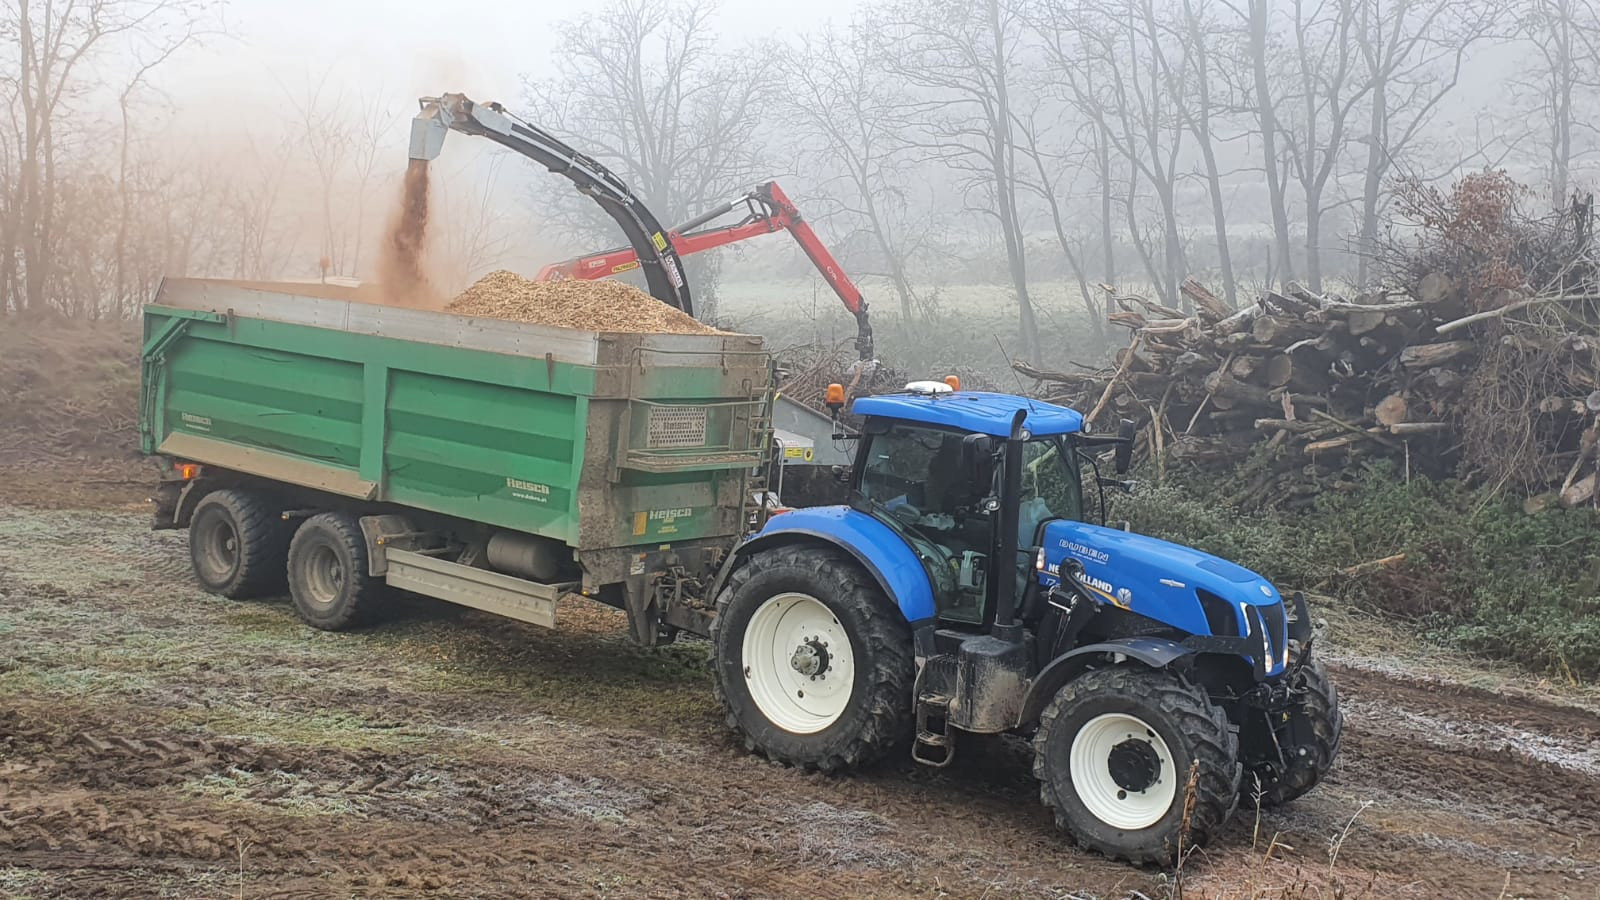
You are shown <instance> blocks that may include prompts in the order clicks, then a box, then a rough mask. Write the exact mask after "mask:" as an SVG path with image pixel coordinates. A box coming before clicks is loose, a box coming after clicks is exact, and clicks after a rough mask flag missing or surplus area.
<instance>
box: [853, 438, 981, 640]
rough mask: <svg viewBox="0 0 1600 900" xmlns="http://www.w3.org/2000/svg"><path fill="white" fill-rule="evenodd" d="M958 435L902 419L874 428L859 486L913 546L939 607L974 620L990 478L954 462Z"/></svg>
mask: <svg viewBox="0 0 1600 900" xmlns="http://www.w3.org/2000/svg"><path fill="white" fill-rule="evenodd" d="M964 437H965V435H964V434H962V433H959V432H952V431H940V430H937V429H932V428H915V427H906V426H901V425H896V426H894V427H892V428H890V429H889V430H888V431H887V432H885V433H882V434H876V435H873V437H872V443H871V445H870V446H869V447H868V449H867V458H866V459H865V460H863V461H862V464H861V466H862V468H861V481H860V487H859V490H860V493H861V495H862V496H863V497H865V498H866V499H868V500H870V501H872V503H873V504H874V505H875V506H876V507H877V508H878V509H879V510H881V514H883V515H885V516H887V517H889V518H892V519H893V520H894V523H895V524H896V525H898V526H899V527H900V528H901V529H902V531H903V532H904V533H905V534H907V535H908V539H909V540H911V542H912V544H913V546H915V547H916V548H917V552H918V555H919V556H920V557H921V558H922V560H923V563H924V565H926V566H927V567H928V570H929V575H930V577H931V578H932V581H933V584H934V600H935V603H936V604H937V605H938V607H939V613H940V615H941V616H942V617H943V618H945V619H954V620H957V621H963V622H981V621H982V620H983V599H984V584H985V581H986V579H987V577H988V570H989V565H988V556H989V548H990V541H991V537H992V532H991V529H990V522H989V515H988V513H986V512H985V511H984V510H983V500H984V498H985V497H988V496H990V495H991V494H992V493H993V491H994V486H993V485H992V484H991V483H988V480H985V479H974V477H973V475H972V473H971V472H969V471H968V470H967V469H966V467H964V466H963V465H962V464H961V443H962V440H963V438H964ZM979 481H983V482H984V483H979Z"/></svg>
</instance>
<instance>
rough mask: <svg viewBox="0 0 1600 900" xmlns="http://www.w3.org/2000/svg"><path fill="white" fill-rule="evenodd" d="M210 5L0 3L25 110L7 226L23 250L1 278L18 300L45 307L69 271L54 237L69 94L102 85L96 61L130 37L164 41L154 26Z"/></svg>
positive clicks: (173, 24) (14, 87) (161, 0)
mask: <svg viewBox="0 0 1600 900" xmlns="http://www.w3.org/2000/svg"><path fill="white" fill-rule="evenodd" d="M207 9H208V6H207V5H206V4H204V3H203V2H197V0H15V2H13V3H9V4H7V6H6V7H5V8H4V10H0V17H3V18H0V35H4V36H5V37H6V38H8V39H9V40H8V41H7V44H8V45H9V46H12V47H14V48H15V50H14V51H13V52H14V53H15V56H14V57H11V58H10V59H8V61H7V62H8V68H9V71H7V72H6V74H5V77H4V83H5V84H6V85H7V86H8V87H9V88H10V90H11V91H14V94H13V96H14V98H15V99H14V102H13V107H12V108H13V109H15V110H16V111H17V113H18V115H17V119H18V121H17V127H16V137H17V141H16V149H17V153H16V164H17V176H16V178H15V180H14V181H13V182H12V184H11V188H12V191H11V194H12V196H11V197H10V198H9V203H8V206H9V208H8V221H7V222H6V224H5V227H4V229H3V231H4V233H5V234H6V235H8V236H9V237H10V239H11V240H14V241H15V243H16V250H15V252H9V251H8V252H6V253H5V254H4V256H3V258H0V285H3V286H5V288H6V289H7V290H8V291H10V292H12V296H11V298H10V304H9V305H10V306H11V307H13V308H15V309H17V310H19V311H23V310H27V309H35V310H39V309H43V308H44V306H45V305H46V299H45V298H46V292H47V287H48V286H49V285H50V283H51V281H52V279H55V278H59V277H62V275H63V273H62V272H61V268H60V259H61V255H60V254H57V253H56V252H55V246H54V245H55V242H56V240H57V239H58V237H59V232H58V227H59V224H60V223H59V222H58V220H57V213H58V208H59V206H60V203H61V193H62V190H63V189H64V187H65V186H66V184H67V183H66V182H65V181H64V180H63V179H61V178H59V177H58V173H57V163H58V162H59V159H60V157H59V149H60V143H61V138H62V130H63V128H66V129H69V130H70V128H71V127H72V126H71V124H70V123H69V122H68V121H67V119H68V116H69V114H70V112H71V109H72V104H73V103H74V102H75V101H76V100H78V99H79V98H80V97H81V96H83V95H84V94H86V93H88V92H89V91H90V90H91V88H93V87H94V86H95V82H94V77H95V75H94V71H93V68H92V65H91V63H92V62H93V60H94V59H95V58H96V56H97V55H98V54H100V53H101V52H102V51H104V50H107V49H109V48H112V47H114V46H117V45H119V44H120V45H125V44H126V42H127V40H128V39H130V38H135V39H137V38H145V39H153V40H156V42H157V44H158V45H159V44H160V43H161V40H160V39H159V38H151V36H152V35H161V34H166V33H171V32H172V31H174V30H175V31H177V32H179V33H181V32H182V31H184V30H186V28H185V26H186V25H187V26H192V23H194V22H195V21H196V20H197V19H198V18H199V17H201V16H202V15H204V14H205V12H206V10H207ZM169 55H170V54H169ZM156 56H157V58H158V59H159V58H164V57H162V56H161V54H160V53H159V52H158V53H157V54H156ZM19 269H20V270H21V272H20V279H19V275H18V270H19ZM4 305H7V304H4V303H0V306H4Z"/></svg>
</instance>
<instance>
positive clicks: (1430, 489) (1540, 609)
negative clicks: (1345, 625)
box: [1112, 463, 1600, 681]
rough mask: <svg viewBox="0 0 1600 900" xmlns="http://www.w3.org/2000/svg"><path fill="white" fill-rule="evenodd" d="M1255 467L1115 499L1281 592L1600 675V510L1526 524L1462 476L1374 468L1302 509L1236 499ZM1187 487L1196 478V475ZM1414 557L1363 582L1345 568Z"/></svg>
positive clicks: (1454, 642) (1151, 525) (1142, 520)
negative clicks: (1259, 506) (1249, 508)
mask: <svg viewBox="0 0 1600 900" xmlns="http://www.w3.org/2000/svg"><path fill="white" fill-rule="evenodd" d="M1252 471H1253V465H1252V464H1251V463H1246V464H1245V465H1244V466H1242V467H1240V469H1239V470H1238V472H1237V473H1236V474H1235V475H1233V476H1231V477H1225V478H1221V479H1213V480H1209V481H1207V480H1200V479H1197V478H1196V477H1195V476H1189V475H1185V474H1183V473H1171V474H1169V476H1168V479H1167V482H1166V484H1164V485H1154V486H1147V487H1145V488H1143V489H1141V490H1140V491H1139V492H1138V493H1136V494H1135V495H1134V496H1131V497H1120V498H1117V499H1115V500H1114V501H1113V512H1112V517H1113V518H1125V519H1127V520H1129V521H1130V522H1132V523H1133V526H1134V528H1135V530H1138V531H1142V532H1145V533H1147V534H1153V535H1156V536H1157V537H1163V538H1167V539H1169V540H1173V541H1177V542H1180V543H1184V544H1189V545H1191V546H1194V547H1198V548H1200V549H1202V550H1206V551H1208V552H1210V553H1215V554H1217V555H1218V556H1222V557H1225V558H1228V559H1232V560H1235V561H1237V562H1239V563H1241V564H1242V565H1245V566H1248V567H1250V568H1252V569H1255V570H1256V571H1258V572H1260V573H1262V574H1263V575H1265V576H1267V577H1268V578H1270V579H1272V580H1273V581H1274V582H1276V583H1278V584H1279V585H1280V586H1282V587H1284V588H1303V589H1318V590H1320V591H1323V592H1325V593H1329V594H1332V595H1333V596H1335V597H1337V598H1339V599H1341V600H1343V601H1346V602H1349V603H1353V604H1357V605H1359V606H1361V607H1363V608H1366V609H1370V610H1376V611H1380V612H1383V613H1384V614H1386V615H1389V616H1392V617H1397V618H1400V619H1403V620H1405V621H1408V622H1411V623H1413V624H1414V626H1415V628H1416V629H1417V631H1418V633H1420V634H1421V635H1423V636H1424V637H1425V638H1427V639H1429V640H1432V641H1436V642H1439V643H1442V644H1446V645H1449V646H1455V647H1460V648H1464V649H1467V650H1471V651H1475V652H1479V653H1482V654H1485V655H1490V656H1496V657H1502V658H1506V659H1511V660H1514V661H1517V662H1519V663H1522V664H1525V665H1527V666H1530V667H1532V668H1534V669H1538V670H1542V671H1546V672H1552V673H1555V674H1558V675H1561V676H1563V677H1566V678H1568V679H1574V680H1578V679H1581V680H1585V681H1589V680H1594V679H1595V678H1597V677H1600V514H1597V513H1596V512H1595V511H1594V510H1589V509H1574V510H1562V509H1552V510H1547V511H1545V512H1543V513H1540V514H1537V515H1531V516H1530V515H1527V514H1525V513H1524V512H1523V511H1522V508H1521V504H1520V503H1519V502H1517V501H1516V500H1515V499H1514V498H1510V497H1501V496H1494V495H1490V494H1488V493H1486V492H1484V491H1482V490H1481V489H1476V488H1472V487H1469V486H1467V485H1464V484H1462V483H1460V482H1456V481H1445V482H1429V481H1425V480H1421V479H1413V480H1412V481H1410V482H1409V483H1408V482H1407V481H1406V480H1405V479H1404V478H1403V477H1402V476H1401V475H1400V474H1399V473H1398V472H1396V471H1395V469H1394V468H1393V467H1392V466H1388V465H1374V466H1371V467H1368V468H1365V469H1363V471H1362V472H1361V474H1360V476H1359V477H1358V478H1357V479H1356V481H1355V483H1354V487H1353V489H1351V490H1348V491H1333V492H1326V493H1324V494H1322V495H1321V496H1319V497H1318V498H1317V499H1316V502H1315V504H1314V506H1313V507H1312V508H1311V509H1309V510H1306V511H1302V512H1299V513H1294V514H1278V513H1254V512H1246V511H1242V510H1240V509H1238V508H1237V507H1235V506H1234V505H1233V503H1232V502H1231V499H1230V498H1231V497H1233V496H1237V493H1238V490H1239V488H1240V486H1241V485H1242V484H1243V483H1246V482H1247V481H1248V480H1249V478H1250V475H1251V473H1252ZM1186 479H1188V480H1186ZM1396 554H1405V560H1404V562H1402V563H1400V564H1398V565H1392V566H1385V567H1382V568H1379V569H1377V570H1376V571H1373V572H1370V573H1368V574H1363V575H1360V576H1357V577H1350V576H1345V575H1341V574H1340V573H1341V570H1345V569H1348V568H1350V567H1353V566H1358V565H1361V564H1362V563H1367V562H1371V561H1374V560H1378V559H1382V558H1384V557H1389V556H1394V555H1396Z"/></svg>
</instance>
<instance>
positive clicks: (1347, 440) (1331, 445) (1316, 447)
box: [1305, 434, 1366, 456]
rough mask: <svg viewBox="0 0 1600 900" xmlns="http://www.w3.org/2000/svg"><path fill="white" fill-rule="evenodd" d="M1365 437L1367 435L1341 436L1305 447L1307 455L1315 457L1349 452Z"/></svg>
mask: <svg viewBox="0 0 1600 900" xmlns="http://www.w3.org/2000/svg"><path fill="white" fill-rule="evenodd" d="M1365 437H1366V435H1361V434H1341V435H1339V436H1338V437H1331V438H1328V439H1327V440H1325V441H1312V442H1311V443H1309V444H1307V445H1306V446H1305V452H1306V454H1307V455H1310V456H1315V455H1316V454H1318V453H1328V452H1330V451H1334V450H1347V449H1349V448H1350V447H1351V446H1352V445H1354V444H1357V443H1360V442H1361V440H1362V439H1363V438H1365Z"/></svg>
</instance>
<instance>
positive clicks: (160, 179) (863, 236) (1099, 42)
mask: <svg viewBox="0 0 1600 900" xmlns="http://www.w3.org/2000/svg"><path fill="white" fill-rule="evenodd" d="M51 9H52V10H53V13H52V15H49V16H47V15H46V12H47V5H46V4H44V3H42V2H39V0H10V2H9V3H8V4H7V5H6V6H5V7H4V8H3V9H0V37H3V38H4V42H3V44H0V67H3V68H0V71H3V74H0V103H3V104H4V106H5V109H6V112H7V114H6V115H5V116H3V117H0V291H3V292H4V293H3V302H0V309H3V310H5V311H6V312H10V313H15V312H21V311H23V310H26V309H30V308H33V309H40V308H53V309H56V310H58V311H61V312H65V313H67V314H71V315H84V316H126V315H130V314H132V313H133V312H134V311H136V310H137V308H138V307H139V305H140V304H141V303H143V302H144V301H146V300H148V299H149V297H150V296H151V294H152V292H153V291H154V289H155V285H156V284H157V282H158V281H159V278H160V277H162V276H163V275H173V274H188V275H214V276H221V277H239V278H251V279H306V278H318V277H325V276H339V277H344V278H356V279H368V280H370V279H372V278H374V277H375V274H376V265H377V256H376V253H375V245H376V242H377V241H378V240H379V239H380V237H381V233H382V229H383V227H384V223H385V220H386V218H387V217H388V216H389V215H390V213H391V212H392V207H393V206H394V204H395V202H396V198H397V195H398V185H399V181H400V177H401V175H402V173H403V172H404V170H405V148H406V129H407V127H408V121H409V119H410V117H411V116H412V114H413V113H414V112H415V110H416V98H417V97H418V96H420V95H424V94H435V93H440V92H444V91H461V92H465V93H467V94H468V95H469V96H473V97H475V98H476V99H479V100H499V101H502V102H504V103H505V104H506V105H507V107H508V108H509V109H511V110H513V111H515V112H517V113H518V114H520V115H522V116H524V117H525V118H527V119H528V120H530V121H532V122H535V123H537V124H540V125H542V126H544V127H547V128H549V129H550V130H552V131H554V132H555V133H557V134H559V135H561V136H562V137H563V138H564V139H566V140H568V141H570V142H571V143H572V144H573V146H574V147H576V148H578V149H579V150H581V151H583V152H587V153H590V154H593V155H594V156H596V157H597V158H599V159H600V160H601V161H603V162H604V163H606V164H607V165H609V166H611V167H612V168H613V169H615V170H616V171H617V173H618V174H619V175H621V176H622V178H623V179H624V180H626V181H627V182H628V183H629V184H630V185H631V186H632V187H633V188H634V190H635V191H636V192H637V193H638V194H639V195H640V196H641V197H643V198H644V199H645V201H646V203H647V204H648V205H649V206H650V207H651V208H652V209H653V210H654V211H655V212H656V214H657V216H658V217H659V218H660V219H661V220H662V221H664V222H668V223H674V222H678V221H683V220H685V219H688V218H690V217H692V216H694V215H696V214H698V213H700V212H702V211H703V210H705V209H706V208H708V207H711V206H714V205H715V204H716V203H717V202H718V201H720V200H723V199H725V198H727V197H729V196H732V195H734V194H736V193H738V192H740V191H742V190H744V189H746V188H748V187H749V186H751V185H753V184H755V183H757V182H760V181H764V180H767V179H777V180H778V181H779V183H780V184H782V185H783V187H784V188H785V190H786V191H787V192H788V193H789V194H790V195H791V196H794V197H795V198H796V200H797V202H798V204H799V205H800V207H801V209H802V210H804V211H805V213H806V215H807V217H808V219H810V220H811V221H812V222H813V223H814V224H816V226H817V228H818V230H819V231H820V232H822V233H823V234H824V236H825V238H826V239H827V240H828V241H829V243H830V244H832V245H833V248H834V250H835V252H836V253H837V254H838V255H839V256H840V258H841V262H842V263H843V264H844V266H845V268H846V269H847V270H849V271H850V272H851V273H852V274H854V275H855V276H856V277H857V278H858V280H860V281H861V282H862V283H863V286H864V289H865V290H866V291H867V294H868V297H869V300H870V301H871V302H872V304H873V307H874V311H875V313H876V314H878V315H880V316H884V317H897V318H898V319H900V320H901V321H903V322H906V323H910V322H915V321H919V320H925V319H931V318H936V317H937V316H938V315H940V314H941V313H947V312H948V311H949V308H950V307H951V306H952V305H965V304H968V303H972V304H977V303H978V301H977V300H976V299H965V298H976V297H978V296H979V295H980V293H981V296H982V297H983V298H984V299H983V301H982V302H983V304H986V305H985V309H989V310H990V311H994V312H1003V314H1004V316H1005V318H1006V320H1007V321H1009V322H1010V323H1011V324H1010V325H1009V326H1008V328H1009V329H1010V330H1011V334H1010V335H1008V342H1009V338H1012V337H1014V338H1015V341H1016V347H1017V349H1018V352H1019V353H1020V354H1021V355H1023V356H1026V357H1031V358H1038V357H1040V356H1041V355H1044V352H1045V351H1044V350H1043V349H1042V348H1041V346H1040V340H1039V337H1038V334H1039V328H1040V321H1041V317H1044V318H1046V319H1052V320H1059V319H1060V317H1062V316H1079V315H1081V316H1083V327H1084V328H1087V329H1091V330H1093V331H1095V332H1096V333H1098V332H1100V331H1101V329H1102V327H1103V326H1102V319H1103V312H1104V302H1105V298H1106V296H1107V291H1106V290H1104V289H1103V288H1102V285H1108V286H1111V287H1112V288H1115V289H1118V290H1134V291H1139V292H1142V293H1145V294H1147V295H1149V296H1151V297H1152V298H1153V299H1156V300H1158V301H1159V302H1162V303H1165V304H1168V305H1171V306H1179V305H1181V304H1183V303H1184V302H1185V301H1184V298H1183V297H1182V295H1181V292H1180V291H1179V290H1178V287H1179V284H1180V282H1181V281H1182V280H1183V279H1184V278H1186V277H1191V276H1192V277H1196V278H1198V279H1200V280H1201V281H1203V282H1205V283H1206V284H1208V285H1209V286H1210V287H1211V288H1212V289H1213V290H1215V291H1216V292H1217V293H1218V294H1220V295H1224V296H1225V297H1226V298H1227V299H1228V300H1229V301H1230V302H1238V298H1239V297H1240V296H1241V295H1242V294H1244V293H1245V292H1247V291H1249V290H1253V289H1255V288H1258V287H1260V286H1264V285H1270V284H1281V283H1284V282H1286V281H1289V280H1296V281H1300V282H1302V283H1305V284H1307V285H1309V286H1310V287H1311V289H1312V290H1318V291H1321V290H1338V291H1343V292H1347V293H1353V292H1355V291H1357V290H1359V289H1361V288H1363V287H1365V286H1368V285H1372V284H1376V283H1377V282H1378V281H1379V280H1380V279H1381V275H1382V273H1381V272H1378V271H1376V270H1375V269H1374V267H1372V266H1371V265H1370V264H1369V263H1368V259H1369V257H1370V255H1371V252H1372V250H1373V249H1374V248H1375V247H1376V246H1377V245H1378V244H1379V243H1380V242H1381V241H1385V240H1392V239H1394V236H1395V235H1396V234H1400V235H1403V234H1404V232H1405V230H1406V228H1407V227H1408V225H1409V224H1410V223H1408V222H1407V221H1406V219H1405V215H1404V206H1405V204H1404V203H1403V202H1397V201H1403V200H1404V198H1405V196H1406V194H1407V192H1408V191H1409V192H1416V191H1426V190H1433V189H1444V188H1447V187H1448V185H1449V184H1450V183H1451V182H1452V181H1453V180H1454V179H1455V178H1457V177H1459V176H1460V175H1461V174H1464V173H1466V172H1469V171H1474V170H1479V169H1483V168H1504V169H1506V170H1507V171H1508V172H1509V173H1510V174H1511V175H1512V176H1513V177H1514V178H1516V179H1517V180H1518V181H1520V182H1522V183H1523V184H1524V185H1526V186H1527V202H1528V203H1530V204H1531V205H1533V206H1536V207H1538V206H1542V207H1545V208H1548V207H1551V206H1555V205H1560V204H1561V203H1564V202H1565V200H1566V198H1568V197H1569V196H1571V195H1572V194H1573V193H1575V192H1578V191H1582V190H1587V188H1588V186H1589V184H1590V183H1591V182H1592V179H1593V177H1594V174H1595V165H1596V161H1595V156H1594V151H1595V149H1596V141H1595V135H1594V134H1593V132H1592V130H1591V129H1590V128H1589V127H1588V125H1587V122H1588V121H1589V120H1590V119H1591V118H1592V116H1593V113H1594V112H1595V107H1596V99H1597V97H1596V87H1595V85H1596V84H1597V81H1600V60H1597V54H1596V49H1595V48H1596V46H1597V45H1596V38H1597V34H1600V24H1597V17H1596V14H1595V11H1594V10H1593V9H1592V8H1591V7H1590V6H1589V5H1588V4H1587V3H1585V2H1574V0H1518V2H1515V3H1512V4H1500V5H1491V4H1487V3H1479V2H1465V3H1462V2H1446V0H1405V2H1389V3H1379V2H1377V0H1322V2H1314V0H1270V2H1269V0H1252V2H1237V3H1236V2H1225V0H1118V2H1116V3H1109V4H1108V3H1084V2H1078V0H992V2H988V3H980V4H969V3H962V2H957V0H929V2H915V3H913V2H907V0H896V2H889V3H872V4H854V3H851V2H848V0H826V2H822V3H811V4H806V5H804V6H793V5H791V6H779V5H775V4H770V3H757V2H728V3H724V4H721V5H719V6H714V5H710V4H704V3H694V2H684V0H623V2H612V3H605V2H588V0H585V2H578V3H567V4H559V5H557V4H533V5H510V4H499V3H495V4H489V3H456V4H441V5H431V4H430V5H410V6H395V5H391V4H382V3H377V2H359V3H348V2H347V3H336V4H326V3H324V4H312V3H310V2H306V0H291V2H278V3H267V2H254V0H236V2H233V3H230V4H227V5H217V4H212V3H207V2H198V0H77V2H74V3H69V4H65V5H63V4H60V3H57V4H54V6H53V7H51ZM432 178H433V182H434V188H433V189H434V197H435V214H434V218H433V221H432V222H431V223H430V233H429V235H428V247H429V249H428V253H429V256H430V269H431V271H430V275H431V277H432V278H433V279H434V280H435V281H436V282H437V283H438V285H439V286H440V287H441V288H442V289H445V290H456V289H459V288H460V287H463V286H465V285H466V284H468V283H470V281H471V280H473V279H474V278H476V277H478V276H480V275H482V274H483V273H485V272H486V271H489V270H491V269H494V268H502V267H509V268H513V269H517V270H520V271H523V272H525V273H528V274H531V272H532V270H533V269H535V268H537V267H538V266H539V265H541V264H543V263H545V262H550V261H553V260H555V259H559V258H563V257H566V256H570V255H573V254H577V253H581V252H584V251H587V250H595V249H601V248H603V247H607V246H611V245H614V244H615V243H617V242H618V241H619V240H620V235H619V234H618V233H616V232H615V230H614V226H612V225H611V224H610V222H609V220H607V219H606V218H605V217H604V216H603V215H601V214H600V212H599V210H598V208H597V207H595V206H594V204H592V203H590V202H589V201H588V200H586V199H585V198H583V197H581V196H579V195H578V194H577V193H576V192H574V191H573V190H572V189H571V187H570V185H569V184H567V183H566V182H565V181H563V180H561V179H559V178H557V177H555V176H552V175H550V174H548V173H545V172H543V171H541V170H539V169H538V167H536V166H534V165H532V164H530V163H529V162H528V161H527V160H524V159H520V158H517V157H515V156H513V155H511V154H508V153H506V152H505V151H501V150H499V149H498V148H495V147H492V146H491V145H489V144H488V143H487V142H484V141H479V140H476V139H473V138H470V137H466V136H460V135H456V136H452V138H451V139H450V141H449V142H447V145H446V149H445V151H444V155H443V156H442V157H441V158H440V160H439V161H438V162H436V163H435V164H434V166H433V171H432ZM689 265H690V276H691V278H692V279H693V281H694V286H695V290H696V293H697V296H698V297H699V298H702V303H701V308H702V309H704V310H707V311H708V312H710V313H711V314H716V312H717V311H718V310H719V306H718V303H717V301H718V300H719V298H726V304H725V305H724V306H722V307H720V311H721V312H722V313H723V314H728V315H737V314H739V312H740V308H739V307H740V304H741V303H743V302H744V301H743V299H741V298H745V297H749V296H751V295H752V294H753V293H764V294H768V295H770V296H771V297H773V298H774V299H776V300H777V301H779V302H780V303H791V302H794V301H798V300H799V299H802V298H809V297H811V296H812V295H813V294H814V293H815V288H816V284H817V282H816V281H815V280H814V279H813V277H812V276H811V274H810V273H809V271H808V264H807V262H806V260H805V259H804V257H803V256H801V255H800V254H799V253H798V252H797V251H796V250H795V249H794V248H793V246H792V245H791V244H789V243H788V242H787V241H784V240H782V239H781V238H772V239H764V240H763V241H759V242H752V243H750V244H749V245H745V246H744V247H742V248H740V249H730V250H723V251H717V252H715V253H708V254H705V255H703V256H700V257H695V258H692V259H691V260H689ZM808 279H810V280H808ZM752 286H760V289H759V290H756V289H754V288H753V287H752ZM977 288H985V289H987V290H985V291H982V292H978V291H977V290H976V289H977ZM969 289H971V290H969ZM996 298H998V299H996Z"/></svg>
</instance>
